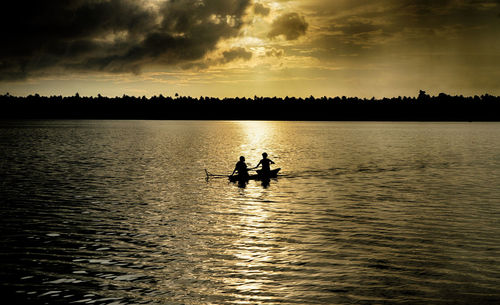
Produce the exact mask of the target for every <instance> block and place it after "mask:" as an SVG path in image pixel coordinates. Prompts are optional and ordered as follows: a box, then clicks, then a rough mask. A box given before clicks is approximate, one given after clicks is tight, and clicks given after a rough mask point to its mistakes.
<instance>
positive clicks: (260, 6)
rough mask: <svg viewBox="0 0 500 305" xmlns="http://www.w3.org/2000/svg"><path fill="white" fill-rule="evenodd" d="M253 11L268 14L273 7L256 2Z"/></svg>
mask: <svg viewBox="0 0 500 305" xmlns="http://www.w3.org/2000/svg"><path fill="white" fill-rule="evenodd" d="M253 11H254V13H255V14H256V15H262V16H267V15H269V13H270V12H271V9H270V8H269V7H267V6H265V5H263V4H261V3H255V4H254V6H253Z"/></svg>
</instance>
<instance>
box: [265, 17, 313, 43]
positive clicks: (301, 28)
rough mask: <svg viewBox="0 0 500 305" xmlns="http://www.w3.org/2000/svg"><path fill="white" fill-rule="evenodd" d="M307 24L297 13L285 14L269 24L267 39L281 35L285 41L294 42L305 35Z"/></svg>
mask: <svg viewBox="0 0 500 305" xmlns="http://www.w3.org/2000/svg"><path fill="white" fill-rule="evenodd" d="M308 26H309V25H308V23H307V22H306V19H305V18H304V17H303V16H300V15H299V14H297V13H287V14H284V15H281V16H279V17H278V18H276V19H275V20H274V21H273V23H272V24H271V31H270V32H269V34H268V36H269V38H274V37H277V36H280V35H283V36H284V37H285V39H286V40H295V39H298V38H299V37H300V36H302V35H305V33H306V31H307V28H308Z"/></svg>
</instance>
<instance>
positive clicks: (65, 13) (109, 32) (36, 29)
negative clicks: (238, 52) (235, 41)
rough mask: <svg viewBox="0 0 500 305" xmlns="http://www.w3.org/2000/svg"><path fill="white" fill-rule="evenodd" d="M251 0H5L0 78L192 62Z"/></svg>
mask: <svg viewBox="0 0 500 305" xmlns="http://www.w3.org/2000/svg"><path fill="white" fill-rule="evenodd" d="M250 2H251V1H250V0H203V1H200V0H170V1H164V2H161V3H160V4H158V5H157V6H153V5H152V4H151V3H152V2H151V1H146V0H72V1H66V0H51V1H26V0H25V1H23V0H17V1H8V2H4V3H2V10H1V13H0V38H1V39H2V48H0V79H16V78H24V77H27V76H30V75H32V74H33V73H40V72H43V71H48V70H50V69H70V70H94V71H95V70H97V71H131V72H139V71H140V70H141V68H143V67H144V66H147V65H157V64H165V65H173V64H178V63H181V64H182V63H186V62H189V61H194V60H199V59H200V58H202V57H203V56H204V55H205V54H207V52H209V51H211V50H214V49H215V48H216V45H217V43H218V42H219V41H220V40H221V39H224V38H229V37H233V36H236V35H238V33H239V29H240V28H241V26H242V17H243V15H244V14H245V10H246V9H247V8H248V6H249V5H250Z"/></svg>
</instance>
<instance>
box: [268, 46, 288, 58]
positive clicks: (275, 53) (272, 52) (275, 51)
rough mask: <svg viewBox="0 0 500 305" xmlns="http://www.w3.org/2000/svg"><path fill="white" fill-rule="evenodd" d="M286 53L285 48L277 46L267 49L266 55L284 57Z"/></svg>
mask: <svg viewBox="0 0 500 305" xmlns="http://www.w3.org/2000/svg"><path fill="white" fill-rule="evenodd" d="M284 54H285V51H283V49H275V48H272V49H271V50H269V51H267V52H266V56H269V57H278V58H280V57H282V56H283V55H284Z"/></svg>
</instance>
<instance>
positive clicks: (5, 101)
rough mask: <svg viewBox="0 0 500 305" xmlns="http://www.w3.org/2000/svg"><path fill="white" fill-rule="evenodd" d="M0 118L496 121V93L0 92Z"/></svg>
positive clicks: (499, 109) (499, 111)
mask: <svg viewBox="0 0 500 305" xmlns="http://www.w3.org/2000/svg"><path fill="white" fill-rule="evenodd" d="M0 119H2V120H7V119H145V120H278V121H279V120H281V121H500V97H498V96H492V95H488V94H485V95H481V96H477V95H476V96H473V97H464V96H451V95H447V94H444V93H441V94H439V95H438V96H430V95H427V94H426V93H425V92H424V91H420V94H419V96H418V97H397V98H382V99H374V98H372V99H360V98H356V97H320V98H315V97H312V96H311V97H309V98H294V97H286V98H276V97H272V98H271V97H254V98H224V99H219V98H211V97H200V98H192V97H184V96H176V97H164V96H161V95H160V96H153V97H151V98H146V97H133V96H126V95H124V96H123V97H114V98H109V97H102V96H98V97H80V96H79V95H78V94H77V95H75V96H70V97H62V96H51V97H46V96H40V95H30V96H27V97H17V96H12V95H9V94H6V95H1V96H0Z"/></svg>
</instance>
